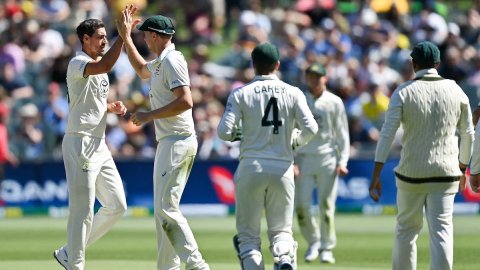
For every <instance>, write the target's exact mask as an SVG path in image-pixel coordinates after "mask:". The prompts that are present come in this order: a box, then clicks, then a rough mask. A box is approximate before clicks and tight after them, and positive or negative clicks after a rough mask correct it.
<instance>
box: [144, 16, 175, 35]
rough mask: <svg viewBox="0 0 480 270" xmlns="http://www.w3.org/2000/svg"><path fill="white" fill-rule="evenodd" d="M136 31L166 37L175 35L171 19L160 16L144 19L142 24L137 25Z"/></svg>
mask: <svg viewBox="0 0 480 270" xmlns="http://www.w3.org/2000/svg"><path fill="white" fill-rule="evenodd" d="M137 29H138V30H140V31H151V32H157V33H160V34H166V35H173V34H175V27H174V26H173V21H172V19H170V18H169V17H165V16H162V15H156V16H152V17H150V18H148V19H146V20H145V21H144V22H143V23H142V24H138V25H137Z"/></svg>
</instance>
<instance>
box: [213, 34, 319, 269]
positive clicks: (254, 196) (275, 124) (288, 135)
mask: <svg viewBox="0 0 480 270" xmlns="http://www.w3.org/2000/svg"><path fill="white" fill-rule="evenodd" d="M279 59H280V54H279V52H278V49H277V48H276V47H275V46H273V45H271V44H270V43H263V44H261V45H258V46H257V47H255V49H254V50H253V52H252V62H253V67H254V70H255V74H256V76H255V78H254V79H253V81H252V82H250V83H249V84H247V85H245V86H243V87H241V88H239V89H237V90H234V91H233V92H232V93H231V94H230V96H229V98H228V102H227V105H226V108H225V112H224V114H223V117H222V119H221V121H220V123H219V125H218V130H217V132H218V136H219V137H220V138H221V139H223V140H225V141H234V140H237V139H240V138H239V136H238V134H239V133H240V132H242V137H241V144H240V163H239V165H238V168H237V170H236V172H235V176H234V182H235V199H236V203H235V207H236V208H235V209H236V227H237V232H238V234H237V235H236V236H235V237H234V245H235V248H236V250H237V253H238V257H239V259H240V264H241V267H242V269H244V270H257V269H264V262H263V258H262V254H261V247H260V243H261V239H260V223H261V219H262V214H263V210H264V209H265V214H266V219H267V226H268V238H269V241H270V251H271V253H272V255H273V258H274V268H275V269H282V270H287V269H296V263H297V260H296V249H297V243H296V242H295V241H294V239H293V235H292V219H293V207H294V195H295V185H294V180H293V148H296V147H299V146H301V145H304V144H305V143H307V142H308V141H309V140H310V139H311V138H312V137H313V136H314V135H315V133H316V132H317V130H318V126H317V123H316V122H315V119H314V118H313V115H312V113H311V111H310V110H309V109H308V105H307V102H306V99H305V95H304V94H303V93H302V92H301V91H300V89H298V88H297V87H294V86H291V85H288V84H286V83H284V82H282V81H281V80H280V79H279V78H278V77H277V76H276V75H275V72H276V71H277V70H278V68H279V66H280V61H279ZM296 125H298V126H299V128H300V131H299V132H298V130H295V131H294V127H295V126H296Z"/></svg>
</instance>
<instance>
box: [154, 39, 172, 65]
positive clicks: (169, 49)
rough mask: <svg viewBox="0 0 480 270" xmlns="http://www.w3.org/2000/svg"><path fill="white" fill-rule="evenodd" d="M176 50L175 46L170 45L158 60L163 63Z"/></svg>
mask: <svg viewBox="0 0 480 270" xmlns="http://www.w3.org/2000/svg"><path fill="white" fill-rule="evenodd" d="M173 50H175V44H173V43H172V44H170V45H168V46H167V47H166V48H165V49H164V50H163V52H162V53H161V54H160V57H158V59H159V60H160V62H161V61H163V59H164V58H165V57H166V56H167V54H168V53H169V52H171V51H173Z"/></svg>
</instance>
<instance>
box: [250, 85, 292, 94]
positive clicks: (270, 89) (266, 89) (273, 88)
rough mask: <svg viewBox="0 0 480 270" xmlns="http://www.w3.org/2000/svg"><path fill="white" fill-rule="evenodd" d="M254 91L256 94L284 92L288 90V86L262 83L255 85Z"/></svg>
mask: <svg viewBox="0 0 480 270" xmlns="http://www.w3.org/2000/svg"><path fill="white" fill-rule="evenodd" d="M253 91H254V92H255V93H256V94H263V93H277V94H283V93H285V91H286V87H285V86H280V85H262V86H255V87H254V88H253Z"/></svg>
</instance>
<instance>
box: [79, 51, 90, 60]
mask: <svg viewBox="0 0 480 270" xmlns="http://www.w3.org/2000/svg"><path fill="white" fill-rule="evenodd" d="M78 55H83V56H86V57H88V58H90V59H92V60H93V58H92V57H90V55H88V54H87V53H86V52H84V51H77V56H78Z"/></svg>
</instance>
